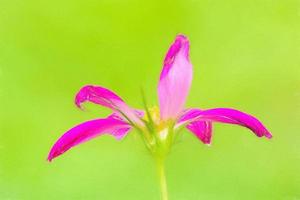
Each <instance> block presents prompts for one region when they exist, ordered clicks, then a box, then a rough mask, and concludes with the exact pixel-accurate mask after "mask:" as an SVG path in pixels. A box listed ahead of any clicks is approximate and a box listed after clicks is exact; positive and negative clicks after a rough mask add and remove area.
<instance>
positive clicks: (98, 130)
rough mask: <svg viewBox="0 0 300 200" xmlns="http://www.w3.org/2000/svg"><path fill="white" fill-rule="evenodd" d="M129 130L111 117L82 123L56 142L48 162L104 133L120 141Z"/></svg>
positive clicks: (125, 124)
mask: <svg viewBox="0 0 300 200" xmlns="http://www.w3.org/2000/svg"><path fill="white" fill-rule="evenodd" d="M130 128H131V126H130V125H128V124H127V123H126V122H123V121H121V120H118V119H115V118H113V117H108V118H106V119H95V120H91V121H87V122H84V123H82V124H79V125H77V126H75V127H74V128H72V129H70V130H69V131H67V132H66V133H65V134H63V135H62V136H61V137H60V138H59V139H58V140H57V142H56V143H55V144H54V145H53V147H52V149H51V151H50V153H49V155H48V160H49V161H51V160H52V159H53V158H55V157H57V156H59V155H61V154H63V153H64V152H66V151H68V150H69V149H70V148H72V147H74V146H76V145H78V144H81V143H83V142H86V141H88V140H90V139H92V138H94V137H97V136H99V135H102V134H105V133H107V134H110V135H112V136H114V137H115V138H116V139H121V138H123V137H124V136H125V135H126V134H127V133H128V131H129V130H130Z"/></svg>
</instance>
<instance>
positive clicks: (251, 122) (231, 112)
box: [179, 108, 272, 138]
mask: <svg viewBox="0 0 300 200" xmlns="http://www.w3.org/2000/svg"><path fill="white" fill-rule="evenodd" d="M195 121H211V122H220V123H227V124H236V125H240V126H244V127H246V128H248V129H250V130H251V131H252V132H253V133H255V134H256V135H257V136H258V137H262V136H265V137H267V138H271V137H272V135H271V133H270V132H269V131H268V130H267V129H266V127H265V126H264V125H263V124H262V123H261V122H260V121H259V120H258V119H256V118H255V117H253V116H251V115H249V114H247V113H244V112H241V111H238V110H235V109H231V108H214V109H208V110H200V109H190V110H188V111H187V112H186V113H185V114H184V115H183V116H182V117H181V119H180V120H179V123H187V122H195Z"/></svg>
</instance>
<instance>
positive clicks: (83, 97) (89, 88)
mask: <svg viewBox="0 0 300 200" xmlns="http://www.w3.org/2000/svg"><path fill="white" fill-rule="evenodd" d="M86 101H89V102H92V103H95V104H98V105H102V106H104V107H107V108H110V109H112V110H113V111H115V112H117V113H119V115H120V116H122V117H123V118H124V119H125V120H127V121H128V119H129V120H130V121H132V122H133V123H136V124H138V125H140V126H142V121H141V120H140V118H139V111H137V110H134V109H132V108H130V107H129V106H128V105H127V104H126V103H125V102H124V101H123V100H122V99H121V98H120V97H119V96H118V95H116V94H115V93H114V92H112V91H110V90H108V89H106V88H103V87H100V86H93V85H86V86H84V87H82V88H81V89H80V90H79V92H78V93H77V95H76V97H75V104H76V105H77V106H78V107H79V108H82V107H81V104H82V103H84V102H86ZM124 115H125V116H126V117H127V118H128V119H126V118H125V116H124Z"/></svg>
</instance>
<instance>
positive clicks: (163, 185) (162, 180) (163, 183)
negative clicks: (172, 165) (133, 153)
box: [156, 158, 169, 200]
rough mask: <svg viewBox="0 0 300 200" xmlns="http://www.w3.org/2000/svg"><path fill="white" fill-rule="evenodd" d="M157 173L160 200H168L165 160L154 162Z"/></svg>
mask: <svg viewBox="0 0 300 200" xmlns="http://www.w3.org/2000/svg"><path fill="white" fill-rule="evenodd" d="M156 166H157V172H158V177H159V184H160V192H161V200H168V199H169V198H168V189H167V180H166V174H165V159H162V158H160V159H157V160H156Z"/></svg>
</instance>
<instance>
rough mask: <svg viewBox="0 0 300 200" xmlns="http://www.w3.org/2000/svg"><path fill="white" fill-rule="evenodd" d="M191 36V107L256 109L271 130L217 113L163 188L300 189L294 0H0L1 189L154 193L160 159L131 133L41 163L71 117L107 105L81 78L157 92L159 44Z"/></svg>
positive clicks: (65, 197)
mask: <svg viewBox="0 0 300 200" xmlns="http://www.w3.org/2000/svg"><path fill="white" fill-rule="evenodd" d="M177 33H184V34H186V35H187V36H188V37H189V38H190V41H191V60H192V62H193V64H194V81H193V86H192V89H191V93H190V95H189V99H188V102H187V105H188V106H197V107H202V108H212V107H233V108H237V109H240V110H243V111H246V112H249V113H252V114H254V115H256V116H257V117H258V118H259V119H261V120H262V121H263V122H264V123H265V125H266V126H267V127H268V128H269V129H270V130H271V132H272V133H273V135H274V138H273V139H272V140H267V139H264V138H263V139H260V138H257V137H255V136H254V135H253V134H252V133H250V132H249V131H248V130H246V129H244V128H240V127H235V126H229V125H220V124H216V125H215V128H214V136H213V144H212V146H210V147H207V146H205V145H203V144H202V143H200V142H199V141H198V140H197V139H196V138H195V137H194V136H193V135H192V134H190V133H188V132H187V131H183V132H182V137H181V138H180V142H178V143H177V144H176V145H174V148H173V151H172V152H171V154H170V156H169V158H168V160H167V178H168V184H169V193H170V200H198V199H199V200H202V199H204V200H233V199H234V200H235V199H236V200H240V199H243V200H298V199H300V173H299V171H300V149H299V147H300V133H299V128H300V1H299V0H244V1H241V0H230V1H225V0H224V1H212V0H198V1H197V0H182V1H179V0H177V1H174V0H172V1H171V0H170V1H158V0H156V1H138V0H130V1H125V0H103V1H101V0H86V1H84V0H66V1H61V0H53V1H46V0H40V1H38V0H0V81H1V82H0V84H1V85H0V87H1V88H0V96H1V102H0V109H1V110H0V112H1V115H0V120H1V121H0V122H1V124H0V125H1V127H0V128H1V129H0V199H1V200H8V199H9V200H32V199H38V200H47V199H51V200H53V199H58V200H79V199H82V200H86V199H88V200H94V199H103V200H116V199H123V200H133V199H143V200H157V199H159V189H158V180H157V176H156V171H155V167H154V163H153V161H152V160H151V157H150V155H149V154H148V153H147V150H146V149H145V147H144V146H143V144H142V143H141V142H140V138H139V137H137V134H136V133H135V132H133V133H132V134H130V135H128V137H126V139H125V140H123V141H120V142H118V141H115V140H114V139H113V138H112V137H109V136H103V137H100V138H97V139H95V140H93V141H90V142H87V143H85V144H83V145H81V146H79V147H77V148H74V149H72V150H71V151H69V152H68V153H66V154H65V155H63V156H61V157H59V158H58V159H56V160H55V161H54V162H53V163H51V164H49V163H47V162H46V156H47V153H48V151H49V149H50V147H51V145H52V144H53V143H54V142H55V140H56V139H57V138H58V137H59V136H60V135H61V134H62V133H63V132H64V131H66V130H67V129H69V128H71V127H72V126H74V125H76V124H78V123H80V122H83V121H85V120H88V119H92V118H96V117H104V116H105V115H107V114H108V113H109V111H108V110H106V109H103V108H99V107H98V106H95V105H91V104H89V105H87V108H88V111H87V112H81V111H80V110H78V109H76V108H75V106H74V104H73V98H74V94H75V93H76V91H78V89H79V88H80V87H81V86H83V85H85V84H99V85H102V86H105V87H108V88H110V89H112V90H114V91H116V92H117V93H118V94H119V95H120V96H122V97H123V98H124V99H126V101H127V102H128V103H129V104H130V105H132V106H136V107H140V108H141V107H142V98H141V92H140V89H141V88H144V90H145V91H146V93H147V99H148V101H149V102H151V104H152V105H155V104H156V103H157V102H156V99H157V96H156V86H157V80H158V76H159V73H160V70H161V66H162V59H163V57H164V54H165V52H166V50H167V48H168V46H169V45H170V43H171V42H172V41H173V39H174V37H175V35H176V34H177Z"/></svg>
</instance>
